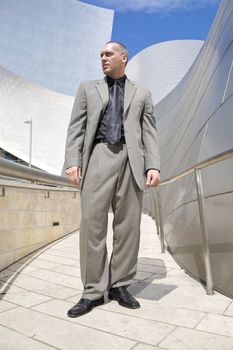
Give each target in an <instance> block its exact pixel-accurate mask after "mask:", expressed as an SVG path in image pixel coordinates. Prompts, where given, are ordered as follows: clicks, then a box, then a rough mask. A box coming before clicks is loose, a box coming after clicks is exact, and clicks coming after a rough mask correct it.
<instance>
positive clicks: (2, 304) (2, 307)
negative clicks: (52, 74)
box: [0, 299, 17, 312]
mask: <svg viewBox="0 0 233 350" xmlns="http://www.w3.org/2000/svg"><path fill="white" fill-rule="evenodd" d="M15 307H17V305H15V304H12V303H9V302H8V301H5V300H2V299H0V312H4V311H6V310H11V309H14V308H15Z"/></svg>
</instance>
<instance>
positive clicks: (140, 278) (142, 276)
mask: <svg viewBox="0 0 233 350" xmlns="http://www.w3.org/2000/svg"><path fill="white" fill-rule="evenodd" d="M152 275H153V274H152V272H141V271H137V273H136V276H135V277H134V279H135V280H137V281H143V280H146V279H147V278H149V277H151V276H152Z"/></svg>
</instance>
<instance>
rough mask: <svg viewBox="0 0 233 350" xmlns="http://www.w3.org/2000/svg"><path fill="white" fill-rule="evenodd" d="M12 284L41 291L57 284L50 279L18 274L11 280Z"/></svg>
mask: <svg viewBox="0 0 233 350" xmlns="http://www.w3.org/2000/svg"><path fill="white" fill-rule="evenodd" d="M11 283H12V285H14V286H16V287H21V288H23V289H25V290H31V291H40V290H41V289H42V290H43V289H48V288H55V287H56V284H54V283H51V282H49V281H42V280H41V279H38V278H34V277H32V276H29V275H18V276H17V277H16V278H15V280H12V281H11Z"/></svg>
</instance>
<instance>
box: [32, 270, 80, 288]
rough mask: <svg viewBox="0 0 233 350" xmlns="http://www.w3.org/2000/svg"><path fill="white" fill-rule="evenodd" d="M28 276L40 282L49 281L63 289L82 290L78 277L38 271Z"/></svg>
mask: <svg viewBox="0 0 233 350" xmlns="http://www.w3.org/2000/svg"><path fill="white" fill-rule="evenodd" d="M30 276H33V277H34V278H39V279H41V280H45V281H50V282H52V283H56V284H58V285H62V286H64V287H71V288H77V289H80V288H81V289H82V287H83V284H82V281H81V279H80V278H79V277H73V276H68V275H65V274H63V273H59V272H55V271H50V270H45V269H40V270H37V271H34V272H32V273H30Z"/></svg>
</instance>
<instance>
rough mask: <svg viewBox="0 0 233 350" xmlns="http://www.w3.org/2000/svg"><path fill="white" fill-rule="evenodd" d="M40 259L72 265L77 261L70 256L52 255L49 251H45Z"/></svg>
mask: <svg viewBox="0 0 233 350" xmlns="http://www.w3.org/2000/svg"><path fill="white" fill-rule="evenodd" d="M39 259H40V260H45V261H49V262H53V263H57V264H62V265H72V264H74V263H75V262H76V260H75V259H70V258H65V257H61V256H57V255H50V254H47V253H44V254H43V255H40V258H39Z"/></svg>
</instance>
